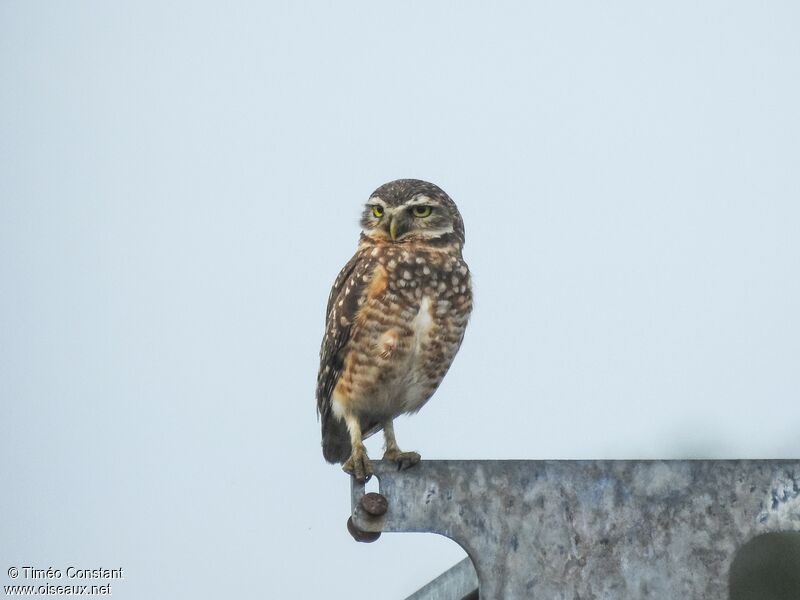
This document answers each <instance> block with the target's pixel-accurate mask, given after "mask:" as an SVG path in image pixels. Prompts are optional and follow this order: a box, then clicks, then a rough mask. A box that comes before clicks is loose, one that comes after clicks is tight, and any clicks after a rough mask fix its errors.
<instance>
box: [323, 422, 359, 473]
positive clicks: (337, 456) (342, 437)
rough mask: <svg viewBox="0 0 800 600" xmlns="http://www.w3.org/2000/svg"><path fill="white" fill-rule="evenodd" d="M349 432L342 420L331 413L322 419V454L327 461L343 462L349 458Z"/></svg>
mask: <svg viewBox="0 0 800 600" xmlns="http://www.w3.org/2000/svg"><path fill="white" fill-rule="evenodd" d="M351 450H352V448H351V447H350V434H349V433H348V432H347V427H346V426H345V424H344V421H342V420H340V419H337V418H336V417H334V416H333V415H329V416H328V417H327V418H323V419H322V456H324V457H325V460H327V461H328V462H329V463H343V462H344V461H346V460H347V459H348V458H350V452H351Z"/></svg>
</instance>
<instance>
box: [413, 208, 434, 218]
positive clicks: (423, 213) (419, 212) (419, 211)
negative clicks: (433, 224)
mask: <svg viewBox="0 0 800 600" xmlns="http://www.w3.org/2000/svg"><path fill="white" fill-rule="evenodd" d="M411 212H412V213H413V215H414V216H415V217H419V218H424V217H429V216H430V215H431V207H430V206H421V205H420V206H415V207H414V208H412V209H411Z"/></svg>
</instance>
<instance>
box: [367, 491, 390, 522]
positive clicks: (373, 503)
mask: <svg viewBox="0 0 800 600" xmlns="http://www.w3.org/2000/svg"><path fill="white" fill-rule="evenodd" d="M361 508H363V509H364V511H365V512H366V513H367V514H368V515H370V516H373V517H381V516H383V515H385V514H386V511H387V510H389V502H388V501H387V500H386V497H385V496H381V495H380V494H378V493H376V492H370V493H369V494H364V495H363V496H362V497H361Z"/></svg>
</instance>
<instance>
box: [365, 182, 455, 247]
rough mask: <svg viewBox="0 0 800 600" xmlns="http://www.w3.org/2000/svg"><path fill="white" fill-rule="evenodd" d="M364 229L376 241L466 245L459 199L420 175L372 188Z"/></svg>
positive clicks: (367, 235)
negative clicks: (451, 197)
mask: <svg viewBox="0 0 800 600" xmlns="http://www.w3.org/2000/svg"><path fill="white" fill-rule="evenodd" d="M361 229H362V232H363V234H364V236H366V237H368V238H372V239H373V240H375V241H383V242H389V243H404V242H411V241H416V242H430V243H435V244H439V243H450V242H457V243H458V245H459V246H463V245H464V221H463V220H462V218H461V213H459V212H458V207H456V203H455V202H453V201H452V200H451V199H450V196H448V195H447V194H445V193H444V191H443V190H442V189H441V188H439V187H438V186H436V185H434V184H432V183H428V182H427V181H421V180H419V179H397V180H396V181H390V182H389V183H385V184H383V185H382V186H381V187H379V188H378V189H377V190H375V191H374V192H372V194H371V195H370V197H369V200H367V203H366V205H365V206H364V213H363V214H362V215H361Z"/></svg>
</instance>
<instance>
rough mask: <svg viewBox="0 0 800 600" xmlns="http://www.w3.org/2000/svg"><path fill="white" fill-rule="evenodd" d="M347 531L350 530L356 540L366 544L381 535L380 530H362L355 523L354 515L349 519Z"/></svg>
mask: <svg viewBox="0 0 800 600" xmlns="http://www.w3.org/2000/svg"><path fill="white" fill-rule="evenodd" d="M347 531H349V532H350V535H352V536H353V539H354V540H355V541H357V542H364V543H365V544H371V543H372V542H374V541H375V540H377V539H378V538H379V537H381V532H380V531H361V530H360V529H359V528H358V527H356V524H355V523H353V517H350V518H349V519H347Z"/></svg>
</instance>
